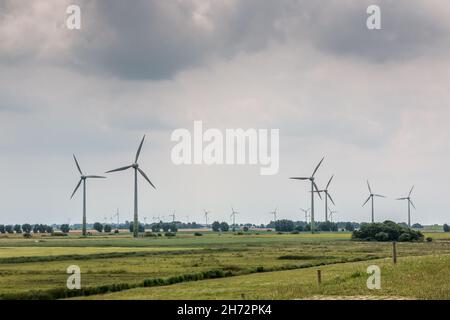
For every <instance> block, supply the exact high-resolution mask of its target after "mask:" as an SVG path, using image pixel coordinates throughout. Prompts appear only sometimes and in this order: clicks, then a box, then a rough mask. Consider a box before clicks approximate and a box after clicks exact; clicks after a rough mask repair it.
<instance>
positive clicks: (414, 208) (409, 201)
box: [409, 199, 417, 210]
mask: <svg viewBox="0 0 450 320" xmlns="http://www.w3.org/2000/svg"><path fill="white" fill-rule="evenodd" d="M409 203H411V205H412V206H413V208H414V209H416V206H415V205H414V203H413V202H412V201H411V199H409ZM416 210H417V209H416Z"/></svg>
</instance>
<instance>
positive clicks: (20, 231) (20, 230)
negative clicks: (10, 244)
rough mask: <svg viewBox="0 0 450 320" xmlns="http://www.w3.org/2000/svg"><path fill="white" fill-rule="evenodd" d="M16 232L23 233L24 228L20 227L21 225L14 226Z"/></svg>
mask: <svg viewBox="0 0 450 320" xmlns="http://www.w3.org/2000/svg"><path fill="white" fill-rule="evenodd" d="M14 231H15V232H16V233H22V227H21V226H20V224H16V225H14Z"/></svg>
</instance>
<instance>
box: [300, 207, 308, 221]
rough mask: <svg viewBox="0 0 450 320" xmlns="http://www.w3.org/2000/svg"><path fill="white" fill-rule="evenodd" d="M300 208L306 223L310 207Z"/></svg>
mask: <svg viewBox="0 0 450 320" xmlns="http://www.w3.org/2000/svg"><path fill="white" fill-rule="evenodd" d="M300 210H302V211H303V213H304V214H305V222H306V223H308V216H309V215H308V212H309V210H310V208H308V209H306V210H305V209H303V208H300Z"/></svg>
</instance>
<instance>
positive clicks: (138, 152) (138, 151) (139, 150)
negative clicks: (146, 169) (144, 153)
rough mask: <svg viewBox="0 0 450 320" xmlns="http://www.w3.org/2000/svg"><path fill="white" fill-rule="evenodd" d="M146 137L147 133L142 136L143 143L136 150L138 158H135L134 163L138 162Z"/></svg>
mask: <svg viewBox="0 0 450 320" xmlns="http://www.w3.org/2000/svg"><path fill="white" fill-rule="evenodd" d="M144 139H145V134H144V136H143V137H142V140H141V143H140V144H139V148H138V150H137V152H136V159H135V160H134V163H137V161H138V159H139V155H140V154H141V149H142V144H143V143H144Z"/></svg>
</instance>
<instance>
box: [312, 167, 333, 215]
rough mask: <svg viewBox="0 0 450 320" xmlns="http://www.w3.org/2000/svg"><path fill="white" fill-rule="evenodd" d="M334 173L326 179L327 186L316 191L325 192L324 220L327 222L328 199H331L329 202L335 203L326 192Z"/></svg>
mask: <svg viewBox="0 0 450 320" xmlns="http://www.w3.org/2000/svg"><path fill="white" fill-rule="evenodd" d="M333 177H334V175H332V176H331V178H330V180H328V183H327V186H326V187H325V189H323V190H318V191H316V192H318V193H320V192H323V193H325V221H326V222H328V199H330V200H331V202H332V203H333V204H334V205H335V203H334V201H333V198H331V196H330V193H329V192H328V187H329V186H330V183H331V180H333Z"/></svg>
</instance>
